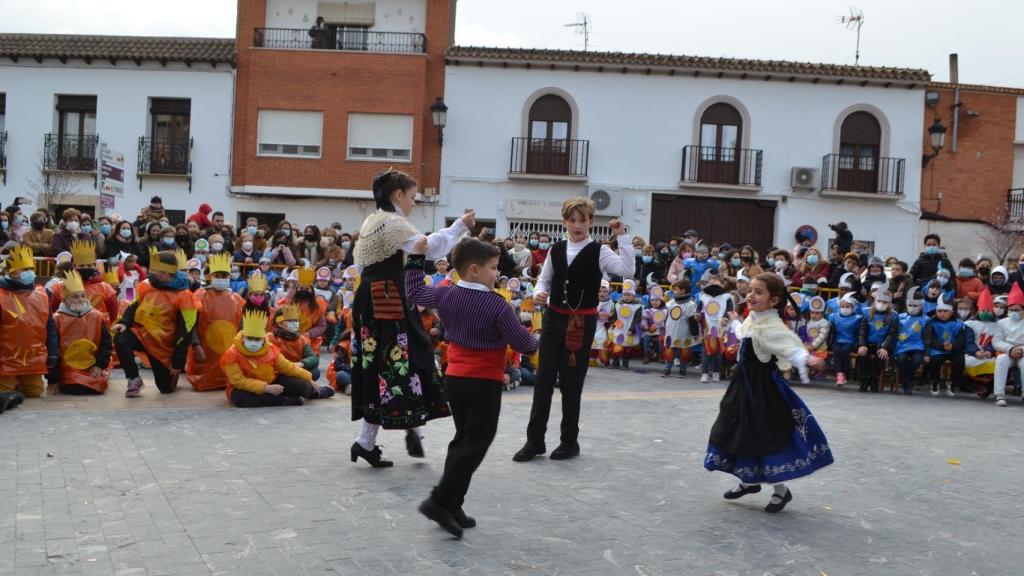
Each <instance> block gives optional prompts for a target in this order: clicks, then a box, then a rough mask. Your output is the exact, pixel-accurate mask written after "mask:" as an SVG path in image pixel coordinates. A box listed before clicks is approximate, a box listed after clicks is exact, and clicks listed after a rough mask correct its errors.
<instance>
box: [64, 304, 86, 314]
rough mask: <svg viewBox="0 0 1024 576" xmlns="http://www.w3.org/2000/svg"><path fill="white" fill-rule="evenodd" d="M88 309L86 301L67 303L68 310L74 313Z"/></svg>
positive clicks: (81, 312)
mask: <svg viewBox="0 0 1024 576" xmlns="http://www.w3.org/2000/svg"><path fill="white" fill-rule="evenodd" d="M88 309H89V303H88V302H81V303H79V304H68V310H71V311H72V312H74V313H75V314H83V313H84V312H85V311H86V310H88Z"/></svg>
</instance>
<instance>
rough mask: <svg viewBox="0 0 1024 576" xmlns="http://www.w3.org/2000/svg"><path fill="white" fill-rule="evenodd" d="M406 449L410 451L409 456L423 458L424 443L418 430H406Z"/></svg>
mask: <svg viewBox="0 0 1024 576" xmlns="http://www.w3.org/2000/svg"><path fill="white" fill-rule="evenodd" d="M405 449H406V450H408V451H409V456H412V457H413V458H423V443H422V442H420V437H419V435H418V434H416V432H414V431H412V430H406V431H405Z"/></svg>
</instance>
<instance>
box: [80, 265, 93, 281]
mask: <svg viewBox="0 0 1024 576" xmlns="http://www.w3.org/2000/svg"><path fill="white" fill-rule="evenodd" d="M78 275H79V276H81V277H82V280H88V279H90V278H92V277H93V276H95V275H96V269H95V268H79V269H78Z"/></svg>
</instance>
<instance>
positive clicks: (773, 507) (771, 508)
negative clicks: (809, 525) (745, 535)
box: [764, 488, 793, 514]
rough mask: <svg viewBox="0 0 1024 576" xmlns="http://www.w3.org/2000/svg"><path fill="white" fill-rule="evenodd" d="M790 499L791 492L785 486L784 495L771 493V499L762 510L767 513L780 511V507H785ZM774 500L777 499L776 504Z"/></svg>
mask: <svg viewBox="0 0 1024 576" xmlns="http://www.w3.org/2000/svg"><path fill="white" fill-rule="evenodd" d="M792 499H793V493H792V492H790V491H789V488H786V495H785V496H782V497H781V498H780V497H779V496H776V495H775V494H772V501H771V502H769V503H768V505H767V506H765V507H764V511H765V512H768V513H769V514H775V513H777V512H782V509H783V508H785V507H786V504H789V501H790V500H792ZM776 501H778V503H777V504H776Z"/></svg>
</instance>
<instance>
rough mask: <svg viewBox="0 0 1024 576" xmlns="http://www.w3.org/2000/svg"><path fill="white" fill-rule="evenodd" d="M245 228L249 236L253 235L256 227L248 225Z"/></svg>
mask: <svg viewBox="0 0 1024 576" xmlns="http://www.w3.org/2000/svg"><path fill="white" fill-rule="evenodd" d="M245 230H246V232H248V233H249V236H255V235H256V227H255V226H249V227H248V228H246V229H245Z"/></svg>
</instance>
